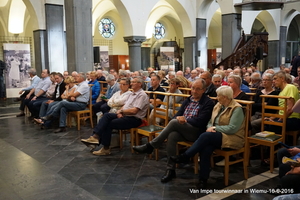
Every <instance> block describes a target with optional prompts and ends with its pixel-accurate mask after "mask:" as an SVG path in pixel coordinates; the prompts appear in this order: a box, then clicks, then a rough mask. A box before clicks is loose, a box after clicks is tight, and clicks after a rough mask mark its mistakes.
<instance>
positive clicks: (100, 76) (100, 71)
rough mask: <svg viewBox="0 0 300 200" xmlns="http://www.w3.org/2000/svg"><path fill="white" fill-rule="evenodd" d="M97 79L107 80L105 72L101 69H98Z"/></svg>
mask: <svg viewBox="0 0 300 200" xmlns="http://www.w3.org/2000/svg"><path fill="white" fill-rule="evenodd" d="M97 81H105V77H104V76H103V72H102V70H101V69H98V70H97Z"/></svg>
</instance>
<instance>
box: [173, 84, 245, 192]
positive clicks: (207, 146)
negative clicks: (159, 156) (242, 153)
mask: <svg viewBox="0 0 300 200" xmlns="http://www.w3.org/2000/svg"><path fill="white" fill-rule="evenodd" d="M217 95H218V96H217V98H218V101H219V102H218V103H217V105H216V106H215V107H214V109H213V112H212V116H211V119H210V121H209V123H208V125H207V129H206V132H204V133H202V134H200V136H199V138H198V139H197V140H196V141H195V142H194V144H193V145H192V146H191V147H190V148H189V149H188V150H187V151H186V152H185V153H183V154H181V155H178V156H172V157H171V160H172V161H173V162H175V163H185V162H188V161H189V159H190V158H191V157H193V156H194V155H195V154H196V153H199V155H200V171H199V188H203V189H205V188H206V186H207V180H208V178H209V173H210V164H211V163H210V160H211V155H212V153H213V151H214V150H215V149H240V148H242V147H243V146H244V143H245V138H244V137H245V120H244V119H245V118H244V113H243V109H242V106H241V105H240V104H238V103H237V102H236V101H235V100H234V99H233V90H232V89H231V88H230V87H228V86H221V87H219V88H218V89H217Z"/></svg>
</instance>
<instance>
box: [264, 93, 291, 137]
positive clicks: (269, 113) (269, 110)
mask: <svg viewBox="0 0 300 200" xmlns="http://www.w3.org/2000/svg"><path fill="white" fill-rule="evenodd" d="M260 97H261V98H262V103H261V104H262V113H261V118H262V122H261V130H262V131H264V130H265V125H266V124H268V125H274V126H281V127H282V129H281V135H282V138H283V141H285V128H286V118H287V112H286V110H287V100H288V99H290V97H285V96H278V95H260ZM266 98H276V99H283V100H284V104H283V107H281V106H279V105H278V106H273V105H267V101H266ZM272 110H276V111H277V113H275V114H274V113H272ZM279 111H282V112H283V115H280V114H279ZM266 117H267V118H269V117H275V118H281V119H282V120H281V121H269V120H266V119H265V118H266Z"/></svg>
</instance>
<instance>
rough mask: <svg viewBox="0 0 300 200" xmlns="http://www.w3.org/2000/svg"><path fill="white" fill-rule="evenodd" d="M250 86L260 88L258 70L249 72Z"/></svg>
mask: <svg viewBox="0 0 300 200" xmlns="http://www.w3.org/2000/svg"><path fill="white" fill-rule="evenodd" d="M250 88H259V89H260V88H261V75H260V73H259V72H253V73H252V74H251V84H250Z"/></svg>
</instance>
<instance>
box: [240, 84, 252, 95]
mask: <svg viewBox="0 0 300 200" xmlns="http://www.w3.org/2000/svg"><path fill="white" fill-rule="evenodd" d="M241 90H242V91H243V92H245V93H250V92H251V90H250V89H249V87H247V86H246V85H245V84H242V85H241Z"/></svg>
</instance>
